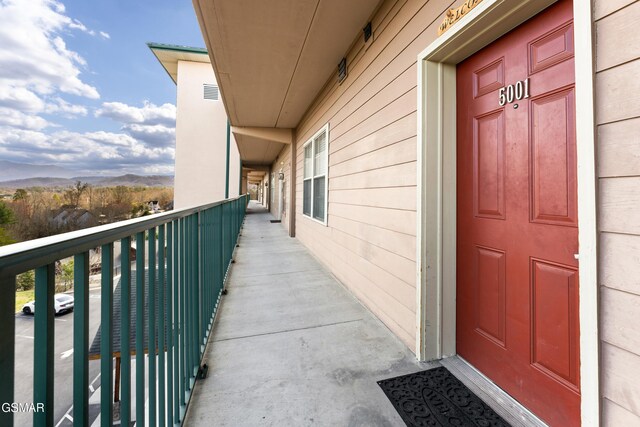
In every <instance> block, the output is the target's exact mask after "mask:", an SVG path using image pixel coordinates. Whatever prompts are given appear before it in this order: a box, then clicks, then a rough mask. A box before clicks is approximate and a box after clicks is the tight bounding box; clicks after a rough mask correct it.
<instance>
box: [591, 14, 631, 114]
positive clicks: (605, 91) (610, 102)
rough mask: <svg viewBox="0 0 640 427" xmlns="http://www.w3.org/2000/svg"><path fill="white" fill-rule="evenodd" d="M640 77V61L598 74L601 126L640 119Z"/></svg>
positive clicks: (598, 106)
mask: <svg viewBox="0 0 640 427" xmlns="http://www.w3.org/2000/svg"><path fill="white" fill-rule="evenodd" d="M618 13H620V12H618ZM639 75H640V60H635V61H632V62H627V63H625V64H622V65H619V66H617V67H614V68H610V69H608V70H605V71H602V72H600V73H598V74H596V93H597V97H596V100H597V101H596V120H597V122H598V123H599V124H604V123H609V122H615V121H620V120H625V119H632V118H636V117H640V79H639V78H637V76H639Z"/></svg>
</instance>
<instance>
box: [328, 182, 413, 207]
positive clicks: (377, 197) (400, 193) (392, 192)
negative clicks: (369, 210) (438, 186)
mask: <svg viewBox="0 0 640 427" xmlns="http://www.w3.org/2000/svg"><path fill="white" fill-rule="evenodd" d="M415 196H416V188H415V187H393V188H357V189H353V190H351V189H349V190H333V191H331V197H330V199H329V203H340V204H343V205H357V206H371V207H376V208H387V209H398V210H405V211H415V210H416V197H415Z"/></svg>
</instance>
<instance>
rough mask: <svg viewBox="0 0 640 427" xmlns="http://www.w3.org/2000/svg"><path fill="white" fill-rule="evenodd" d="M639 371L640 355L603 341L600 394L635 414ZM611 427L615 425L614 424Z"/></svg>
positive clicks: (639, 401) (638, 404)
mask: <svg viewBox="0 0 640 427" xmlns="http://www.w3.org/2000/svg"><path fill="white" fill-rule="evenodd" d="M639 372H640V356H638V355H637V354H634V353H631V352H628V351H626V350H624V349H621V348H619V347H616V346H614V345H611V344H608V343H607V342H603V344H602V360H601V377H602V394H603V396H604V397H605V398H606V399H608V400H611V401H612V402H615V403H616V404H617V405H619V406H620V407H622V408H624V409H626V410H627V411H629V412H631V413H632V414H634V415H636V416H637V415H638V413H640V387H638V373H639ZM611 427H615V424H614V425H611Z"/></svg>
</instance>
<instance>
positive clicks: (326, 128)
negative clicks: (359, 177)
mask: <svg viewBox="0 0 640 427" xmlns="http://www.w3.org/2000/svg"><path fill="white" fill-rule="evenodd" d="M322 132H326V138H327V149H326V150H325V151H324V158H325V165H327V170H326V171H325V173H324V179H325V184H324V221H320V220H319V219H317V218H314V217H313V203H314V198H313V196H314V187H313V180H314V178H316V175H315V168H316V166H315V159H314V157H312V162H311V168H312V174H311V178H305V177H304V168H305V158H304V151H305V149H306V148H307V146H308V145H309V144H313V141H314V140H315V139H316V138H317V137H318V135H320V134H321V133H322ZM314 152H315V147H313V145H312V148H311V153H312V155H313V153H314ZM318 176H321V175H318ZM306 180H311V211H310V215H307V214H306V213H304V182H305V181H306ZM328 209H329V123H327V124H326V125H324V126H323V127H322V128H320V129H319V130H318V131H317V132H316V133H314V134H313V136H312V137H311V138H309V139H308V140H307V142H305V143H304V145H303V146H302V216H304V217H306V218H308V219H310V220H312V221H315V222H317V223H319V224H322V225H324V226H325V227H326V226H327V225H328V218H329V210H328Z"/></svg>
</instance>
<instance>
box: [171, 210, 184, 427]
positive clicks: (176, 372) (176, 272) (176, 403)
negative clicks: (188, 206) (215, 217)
mask: <svg viewBox="0 0 640 427" xmlns="http://www.w3.org/2000/svg"><path fill="white" fill-rule="evenodd" d="M179 225H180V221H178V220H176V221H173V227H172V228H173V231H174V238H173V257H174V265H173V422H174V423H178V422H179V421H180V340H179V336H180V308H179V304H180V298H179V292H180V245H179V243H180V239H181V238H182V236H181V235H180V230H179Z"/></svg>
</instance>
